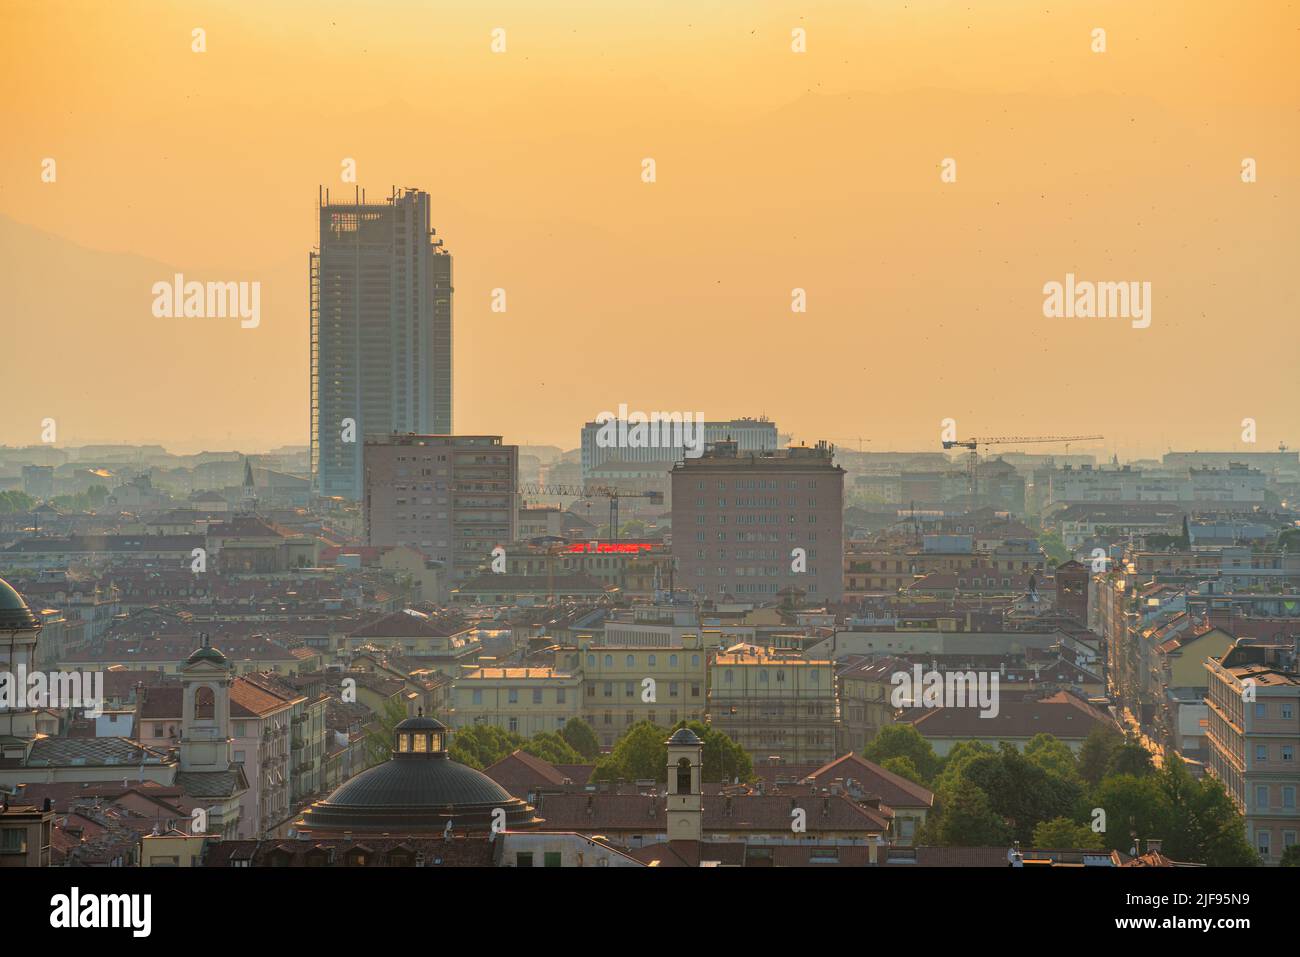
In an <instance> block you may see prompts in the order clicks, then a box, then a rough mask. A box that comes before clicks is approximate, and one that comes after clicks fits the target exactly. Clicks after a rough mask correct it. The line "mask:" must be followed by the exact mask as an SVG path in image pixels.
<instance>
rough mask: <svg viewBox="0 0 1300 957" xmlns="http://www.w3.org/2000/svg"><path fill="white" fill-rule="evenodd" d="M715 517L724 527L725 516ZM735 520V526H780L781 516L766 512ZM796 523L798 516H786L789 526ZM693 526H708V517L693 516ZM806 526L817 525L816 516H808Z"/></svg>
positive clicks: (739, 516)
mask: <svg viewBox="0 0 1300 957" xmlns="http://www.w3.org/2000/svg"><path fill="white" fill-rule="evenodd" d="M715 517H716V518H717V524H719V525H726V524H727V516H725V515H718V516H715ZM735 519H736V522H735V524H737V525H780V524H781V516H780V515H772V514H770V513H767V512H764V513H763V514H761V515H737V516H735ZM798 521H799V516H797V515H790V516H788V522H787V524H789V525H794V524H796V523H797V522H798ZM695 524H696V525H708V524H709V516H708V515H696V516H695ZM808 524H809V525H816V524H817V516H816V515H809V516H808Z"/></svg>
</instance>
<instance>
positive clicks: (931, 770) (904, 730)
mask: <svg viewBox="0 0 1300 957" xmlns="http://www.w3.org/2000/svg"><path fill="white" fill-rule="evenodd" d="M862 756H863V757H864V758H866V759H867V760H868V761H874V762H875V763H876V764H880V765H883V764H884V762H885V761H888V760H889V759H890V758H909V759H910V760H911V762H912V766H913V767H914V768H916V770H917V773H919V774H920V775H921V779H922V781H923V782H924V781H932V780H934V776H935V775H936V774H937V773H938V771H939V759H938V757H936V756H935V753H934V748H933V747H931V746H930V742H929V741H927V740H925V738H923V737H921V733H920V732H919V731H917V730H916V728H914V727H912V726H911V725H910V724H889V725H886V726H885V727H883V728H881V729H880V733H879V734H877V735H876V736H875V737H874V738H872V739H871V741H870V742H868V744H867V746H866V748H864V749H863V751H862Z"/></svg>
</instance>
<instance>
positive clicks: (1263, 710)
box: [1255, 701, 1268, 718]
mask: <svg viewBox="0 0 1300 957" xmlns="http://www.w3.org/2000/svg"><path fill="white" fill-rule="evenodd" d="M1255 717H1257V718H1267V717H1268V705H1266V704H1265V703H1264V702H1263V701H1256V702H1255Z"/></svg>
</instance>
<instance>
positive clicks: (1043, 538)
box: [1038, 529, 1071, 565]
mask: <svg viewBox="0 0 1300 957" xmlns="http://www.w3.org/2000/svg"><path fill="white" fill-rule="evenodd" d="M1038 544H1039V545H1041V546H1042V547H1043V551H1044V552H1046V553H1047V557H1048V558H1050V559H1051V560H1052V561H1054V562H1056V564H1058V565H1062V564H1064V563H1065V562H1068V561H1069V560H1070V557H1071V556H1070V550H1069V549H1068V548H1066V547H1065V540H1064V539H1062V538H1061V533H1060V532H1058V531H1056V530H1055V529H1053V530H1052V531H1045V532H1043V533H1042V534H1040V535H1039V536H1038Z"/></svg>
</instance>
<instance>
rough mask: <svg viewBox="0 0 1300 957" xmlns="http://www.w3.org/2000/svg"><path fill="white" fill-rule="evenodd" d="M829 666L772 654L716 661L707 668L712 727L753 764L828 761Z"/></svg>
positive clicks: (832, 723)
mask: <svg viewBox="0 0 1300 957" xmlns="http://www.w3.org/2000/svg"><path fill="white" fill-rule="evenodd" d="M834 664H835V663H834V662H833V661H830V660H829V659H808V658H803V657H800V656H797V655H793V654H787V653H781V652H779V651H776V650H775V649H745V650H737V651H735V652H733V653H727V654H720V655H717V656H716V657H715V658H714V659H713V662H712V664H711V665H710V667H709V688H710V701H709V712H710V715H711V716H712V724H713V727H715V728H717V729H718V730H719V731H722V732H723V733H724V734H726V735H727V736H728V737H730V738H731V739H732V740H733V741H735V742H736V743H737V744H739V745H740V746H741V747H742V748H744V749H745V750H746V751H747V752H748V753H749V755H750V756H751V757H752V758H753V759H754V760H755V761H765V760H768V759H770V758H774V757H775V758H779V759H780V760H781V761H782V762H784V763H786V764H815V763H825V762H827V761H830V760H831V759H832V758H834V757H835V756H836V754H835V751H836V744H837V740H836V739H837V734H838V726H839V703H838V699H837V696H836V693H835V668H834Z"/></svg>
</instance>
